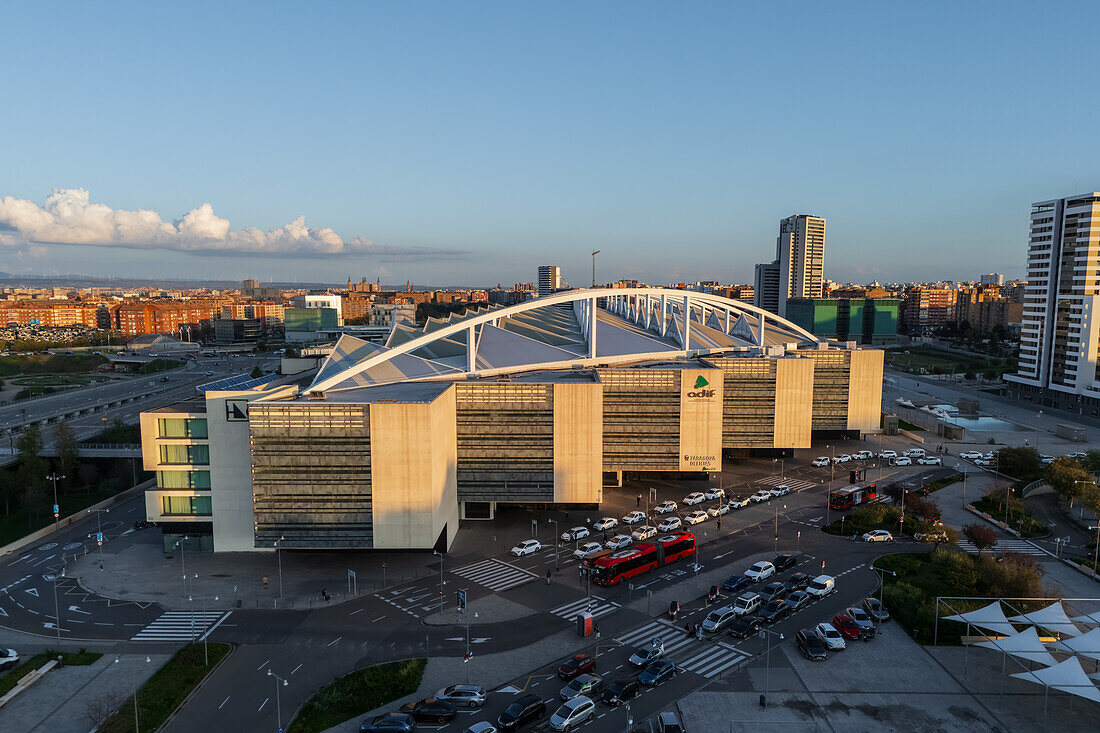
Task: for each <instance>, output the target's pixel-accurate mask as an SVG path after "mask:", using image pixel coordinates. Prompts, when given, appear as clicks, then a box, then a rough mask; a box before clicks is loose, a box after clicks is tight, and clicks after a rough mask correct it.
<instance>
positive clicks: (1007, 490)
mask: <svg viewBox="0 0 1100 733" xmlns="http://www.w3.org/2000/svg"><path fill="white" fill-rule="evenodd" d="M1011 493H1012V485H1011V484H1005V527H1006V528H1007V527H1008V498H1009V494H1011Z"/></svg>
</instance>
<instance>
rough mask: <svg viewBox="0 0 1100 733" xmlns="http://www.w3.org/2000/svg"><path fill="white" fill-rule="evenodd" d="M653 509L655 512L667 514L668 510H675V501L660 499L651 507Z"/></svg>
mask: <svg viewBox="0 0 1100 733" xmlns="http://www.w3.org/2000/svg"><path fill="white" fill-rule="evenodd" d="M653 511H654V512H656V513H657V514H668V513H669V512H674V511H676V502H674V501H662V502H661V503H660V504H658V505H657V506H655V507H653Z"/></svg>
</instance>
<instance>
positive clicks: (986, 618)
mask: <svg viewBox="0 0 1100 733" xmlns="http://www.w3.org/2000/svg"><path fill="white" fill-rule="evenodd" d="M943 620H944V621H961V622H962V623H964V624H970V625H971V626H977V627H978V628H980V629H985V630H986V631H993V632H995V633H998V634H1004V635H1006V636H1008V635H1012V634H1015V633H1016V629H1015V627H1013V625H1012V624H1011V623H1009V621H1008V619H1007V618H1005V614H1004V611H1002V610H1001V602H1000V601H993V603H990V604H989V605H988V606H986V607H984V608H979V609H978V610H976V611H967V612H966V613H960V614H956V615H954V616H944V617H943Z"/></svg>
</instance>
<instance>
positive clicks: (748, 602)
mask: <svg viewBox="0 0 1100 733" xmlns="http://www.w3.org/2000/svg"><path fill="white" fill-rule="evenodd" d="M762 605H764V599H763V598H761V597H760V595H759V594H757V593H745V594H744V595H741V596H738V597H737V600H735V601H734V602H733V612H734V613H735V614H737V615H738V616H747V615H749V614H750V613H752V612H753V611H755V610H756V609H758V608H760V606H762Z"/></svg>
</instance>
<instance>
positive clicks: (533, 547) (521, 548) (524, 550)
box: [509, 540, 542, 557]
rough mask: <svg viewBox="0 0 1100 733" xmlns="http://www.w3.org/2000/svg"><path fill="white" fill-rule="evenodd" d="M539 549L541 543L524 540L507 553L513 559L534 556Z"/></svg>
mask: <svg viewBox="0 0 1100 733" xmlns="http://www.w3.org/2000/svg"><path fill="white" fill-rule="evenodd" d="M541 549H542V543H541V542H539V541H538V540H524V541H523V542H520V543H519V544H518V545H516V546H515V547H513V548H512V549H511V550H510V551H509V552H510V554H511V555H513V556H514V557H523V556H524V555H534V554H535V553H536V552H538V551H539V550H541Z"/></svg>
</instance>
